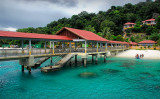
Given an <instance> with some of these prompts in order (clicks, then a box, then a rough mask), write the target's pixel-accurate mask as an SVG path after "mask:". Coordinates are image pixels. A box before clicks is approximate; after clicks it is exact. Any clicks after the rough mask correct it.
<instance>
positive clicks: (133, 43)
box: [129, 42, 137, 45]
mask: <svg viewBox="0 0 160 99" xmlns="http://www.w3.org/2000/svg"><path fill="white" fill-rule="evenodd" d="M129 44H130V45H137V43H136V42H131V43H129Z"/></svg>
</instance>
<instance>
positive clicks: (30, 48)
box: [29, 40, 32, 55]
mask: <svg viewBox="0 0 160 99" xmlns="http://www.w3.org/2000/svg"><path fill="white" fill-rule="evenodd" d="M31 51H32V46H31V40H29V55H31V54H32V52H31Z"/></svg>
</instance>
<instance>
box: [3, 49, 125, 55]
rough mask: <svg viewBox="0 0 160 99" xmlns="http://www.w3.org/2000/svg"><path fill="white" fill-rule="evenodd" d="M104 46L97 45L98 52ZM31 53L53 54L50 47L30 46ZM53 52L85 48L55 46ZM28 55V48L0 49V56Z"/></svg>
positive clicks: (92, 50) (88, 50)
mask: <svg viewBox="0 0 160 99" xmlns="http://www.w3.org/2000/svg"><path fill="white" fill-rule="evenodd" d="M126 48H127V47H108V48H107V49H108V50H123V49H126ZM105 50H106V48H105V47H99V48H98V52H105ZM91 52H97V48H95V47H94V48H87V53H91ZM31 53H32V55H41V54H53V49H52V48H51V49H50V48H47V49H44V48H32V49H31ZM54 53H85V48H82V47H77V48H68V47H66V48H55V50H54ZM23 55H29V49H28V48H24V49H23V51H22V48H12V49H11V48H6V49H0V57H7V56H23Z"/></svg>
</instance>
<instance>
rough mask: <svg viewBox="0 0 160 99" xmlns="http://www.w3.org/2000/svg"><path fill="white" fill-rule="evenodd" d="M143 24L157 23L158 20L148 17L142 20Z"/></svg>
mask: <svg viewBox="0 0 160 99" xmlns="http://www.w3.org/2000/svg"><path fill="white" fill-rule="evenodd" d="M142 23H143V24H146V25H151V26H153V25H156V22H155V19H148V20H145V21H142Z"/></svg>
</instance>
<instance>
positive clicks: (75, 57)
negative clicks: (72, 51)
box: [75, 55, 77, 64]
mask: <svg viewBox="0 0 160 99" xmlns="http://www.w3.org/2000/svg"><path fill="white" fill-rule="evenodd" d="M75 63H76V64H77V55H75Z"/></svg>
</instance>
